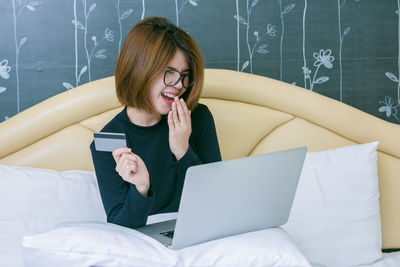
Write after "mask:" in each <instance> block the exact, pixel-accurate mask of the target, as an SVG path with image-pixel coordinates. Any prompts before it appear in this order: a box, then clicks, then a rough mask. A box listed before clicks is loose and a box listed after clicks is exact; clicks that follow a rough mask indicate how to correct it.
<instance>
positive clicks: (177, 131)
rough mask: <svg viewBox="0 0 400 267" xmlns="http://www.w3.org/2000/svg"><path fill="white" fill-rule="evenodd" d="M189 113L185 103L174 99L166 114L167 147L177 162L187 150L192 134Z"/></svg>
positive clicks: (176, 98)
mask: <svg viewBox="0 0 400 267" xmlns="http://www.w3.org/2000/svg"><path fill="white" fill-rule="evenodd" d="M190 113H191V111H190V110H189V109H188V108H187V106H186V103H185V101H184V100H183V99H182V98H181V99H179V98H178V97H175V99H174V102H173V103H172V109H171V111H170V112H169V113H168V127H169V147H170V149H171V151H172V153H173V154H174V155H175V157H176V159H177V160H180V159H181V158H182V157H183V156H184V155H185V154H186V152H187V150H188V148H189V137H190V134H191V133H192V121H191V119H190Z"/></svg>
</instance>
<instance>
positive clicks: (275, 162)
mask: <svg viewBox="0 0 400 267" xmlns="http://www.w3.org/2000/svg"><path fill="white" fill-rule="evenodd" d="M306 151H307V149H306V148H305V147H301V148H295V149H290V150H285V151H278V152H273V153H267V154H262V155H257V156H250V157H245V158H240V159H234V160H228V161H221V162H215V163H210V164H204V165H198V166H193V167H190V168H189V169H188V170H187V172H186V177H185V183H184V186H183V191H182V197H181V201H180V205H179V210H178V217H177V219H176V220H169V221H164V222H160V223H155V224H149V225H146V226H144V227H141V228H138V229H136V230H138V231H140V232H142V233H144V234H147V235H149V236H151V237H153V238H155V239H156V240H158V241H159V242H161V243H162V244H164V245H165V246H167V247H170V248H172V249H180V248H184V247H186V246H190V245H194V244H198V243H202V242H206V241H210V240H214V239H218V238H222V237H226V236H230V235H236V234H241V233H246V232H250V231H256V230H261V229H266V228H270V227H276V226H279V225H282V224H285V223H286V222H287V220H288V218H289V214H290V210H291V207H292V203H293V199H294V195H295V192H296V188H297V184H298V181H299V178H300V173H301V170H302V167H303V163H304V158H305V154H306Z"/></svg>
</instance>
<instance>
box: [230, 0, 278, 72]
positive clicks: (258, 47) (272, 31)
mask: <svg viewBox="0 0 400 267" xmlns="http://www.w3.org/2000/svg"><path fill="white" fill-rule="evenodd" d="M238 1H239V0H236V15H234V16H233V18H234V19H235V20H236V21H237V39H238V47H237V49H238V53H237V54H238V65H237V67H238V69H237V70H238V71H239V65H240V63H239V62H240V41H239V40H240V36H239V26H240V24H242V25H245V26H246V45H247V50H248V53H249V59H248V60H246V61H245V62H244V63H243V65H242V67H241V68H240V71H241V72H243V71H244V70H245V69H246V68H247V67H250V73H253V58H254V52H257V53H259V54H268V53H269V51H268V49H267V48H268V46H269V44H268V43H265V42H263V43H262V41H263V40H264V39H265V38H266V37H268V36H269V37H276V26H273V25H272V24H270V23H269V24H267V27H266V31H265V33H263V34H260V33H259V32H258V31H254V32H253V35H254V37H255V42H254V44H253V45H251V44H250V43H251V41H250V37H249V35H250V27H251V26H250V24H251V23H250V20H251V12H252V11H253V8H254V7H255V6H256V5H257V4H258V2H259V0H253V2H252V3H251V6H250V5H249V4H250V3H249V0H247V1H246V19H245V18H243V17H242V16H240V14H239V7H238V6H239V2H238Z"/></svg>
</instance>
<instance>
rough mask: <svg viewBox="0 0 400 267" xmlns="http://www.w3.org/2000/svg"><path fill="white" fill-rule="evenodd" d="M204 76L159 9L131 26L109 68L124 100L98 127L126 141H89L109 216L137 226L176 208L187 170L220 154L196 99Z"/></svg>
mask: <svg viewBox="0 0 400 267" xmlns="http://www.w3.org/2000/svg"><path fill="white" fill-rule="evenodd" d="M203 80H204V63H203V57H202V54H201V52H200V49H199V48H198V46H197V44H196V43H195V41H194V40H193V39H192V37H190V36H189V35H188V34H187V33H186V32H185V31H183V30H181V29H180V28H178V27H176V26H175V25H173V24H172V23H170V22H169V21H168V20H166V19H164V18H159V17H150V18H147V19H145V20H142V21H141V22H139V23H137V24H136V25H135V26H134V27H133V28H132V29H131V31H130V32H129V34H128V35H127V37H126V39H125V42H124V44H123V46H122V49H121V53H120V55H119V58H118V61H117V66H116V71H115V85H116V94H117V97H118V99H119V101H120V102H121V104H123V105H124V106H125V108H124V109H123V110H122V112H120V113H119V114H118V115H117V116H115V117H114V118H113V119H112V120H111V121H110V122H109V123H108V124H107V125H106V126H105V127H104V128H103V129H102V132H114V133H124V134H125V135H126V139H127V147H121V148H118V149H116V150H114V151H113V152H112V153H110V152H103V151H96V148H95V145H94V144H93V143H92V144H91V146H90V149H91V152H92V159H93V163H94V168H95V171H96V176H97V180H98V185H99V189H100V193H101V198H102V202H103V206H104V209H105V211H106V214H107V221H108V222H112V223H115V224H119V225H122V226H126V227H130V228H137V227H140V226H143V225H144V224H145V223H146V220H147V217H148V216H149V215H151V214H156V213H164V212H174V211H177V210H178V206H179V202H180V197H181V193H182V188H183V182H184V177H185V173H186V170H187V169H188V168H189V167H190V166H193V165H198V164H202V163H210V162H215V161H219V160H221V155H220V150H219V145H218V140H217V135H216V130H215V125H214V119H213V116H212V115H211V112H210V111H209V109H208V108H207V107H206V106H205V105H202V104H198V100H199V97H200V93H201V89H202V87H203Z"/></svg>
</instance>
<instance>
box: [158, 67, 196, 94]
mask: <svg viewBox="0 0 400 267" xmlns="http://www.w3.org/2000/svg"><path fill="white" fill-rule="evenodd" d="M169 72H177V73H179V79H178V80H176V82H175V83H174V84H167V83H166V81H165V78H166V76H167V73H169ZM191 75H192V73H190V72H189V73H186V74H183V73H181V72H180V71H179V70H177V69H175V68H170V69H166V70H165V72H164V79H163V81H164V84H165V85H166V86H168V87H173V86H175V85H177V84H178V83H179V82H180V81H182V87H183V88H186V89H189V88H191V87H192V86H193V79H192V78H191ZM185 77H188V79H189V85H188V86H185V85H184V83H183V79H185Z"/></svg>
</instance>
